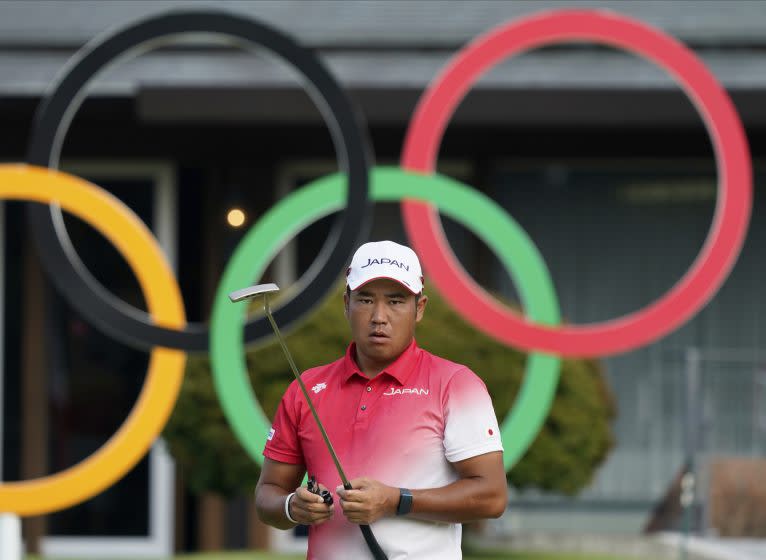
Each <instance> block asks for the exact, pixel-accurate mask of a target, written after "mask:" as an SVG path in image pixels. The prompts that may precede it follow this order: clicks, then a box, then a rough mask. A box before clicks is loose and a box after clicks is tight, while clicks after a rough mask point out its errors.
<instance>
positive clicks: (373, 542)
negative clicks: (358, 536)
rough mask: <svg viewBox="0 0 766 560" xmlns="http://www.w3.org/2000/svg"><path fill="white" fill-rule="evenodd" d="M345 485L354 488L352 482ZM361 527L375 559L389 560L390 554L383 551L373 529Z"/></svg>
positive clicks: (346, 487)
mask: <svg viewBox="0 0 766 560" xmlns="http://www.w3.org/2000/svg"><path fill="white" fill-rule="evenodd" d="M343 487H344V488H345V489H346V490H353V488H352V487H351V484H350V483H348V482H347V483H346V484H344V485H343ZM359 528H360V529H361V530H362V536H363V537H364V542H366V543H367V548H369V549H370V552H372V557H373V558H374V559H375V560H388V556H386V553H385V552H383V549H382V548H380V545H379V544H378V540H377V539H376V538H375V535H373V534H372V529H370V526H369V525H359Z"/></svg>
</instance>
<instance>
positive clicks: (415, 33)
mask: <svg viewBox="0 0 766 560" xmlns="http://www.w3.org/2000/svg"><path fill="white" fill-rule="evenodd" d="M211 6H212V7H215V8H216V9H224V10H229V11H233V12H237V13H241V14H245V15H250V16H252V17H256V18H260V19H262V20H264V21H266V22H269V23H272V24H273V25H276V26H278V27H280V28H281V29H283V30H285V31H287V32H288V33H291V34H294V35H296V36H298V37H300V38H301V40H302V41H303V42H304V43H306V44H308V45H312V46H317V47H326V46H333V45H359V46H361V45H371V44H374V45H397V46H402V45H404V46H450V47H452V46H456V45H459V44H462V43H464V42H465V41H467V40H469V39H471V38H472V37H474V36H475V35H476V34H478V33H481V32H483V31H485V30H487V29H488V28H490V27H493V26H495V25H497V24H498V23H501V22H503V21H506V20H509V19H512V18H517V17H520V16H525V15H529V14H532V13H535V12H539V11H541V10H546V9H554V8H598V9H605V10H613V11H615V12H619V13H623V14H626V15H629V16H633V17H636V18H639V19H641V20H643V21H645V22H647V23H649V24H652V25H655V26H657V27H659V28H661V29H664V30H665V31H667V32H669V33H671V34H673V35H674V36H676V37H678V38H680V39H682V40H684V41H687V42H690V43H693V44H714V45H723V44H736V45H744V44H758V45H762V44H764V42H765V40H766V25H764V24H765V23H766V3H764V2H759V1H741V0H739V1H737V0H728V1H720V0H718V1H697V2H692V1H688V2H687V1H676V2H672V1H665V0H662V1H643V2H636V1H585V2H582V1H581V2H551V1H513V2H508V1H479V0H475V1H470V2H468V1H463V2H461V1H437V0H428V1H402V0H383V1H380V0H379V1H372V0H371V1H364V2H361V1H300V0H289V1H288V0H285V1H276V2H275V1H260V2H245V1H231V0H229V1H209V0H199V1H194V2H190V1H124V0H123V1H109V2H99V1H92V0H91V1H83V0H78V1H67V2H61V1H57V0H54V1H50V0H46V1H35V0H25V1H16V0H14V1H4V2H2V3H0V42H2V43H5V44H17V45H28V44H33V45H67V46H71V45H81V44H83V43H84V42H86V41H87V40H89V39H90V38H92V37H93V36H94V34H97V33H100V32H102V31H103V30H104V29H106V28H108V27H111V26H114V25H120V24H123V23H126V22H128V21H133V20H135V19H136V18H141V17H145V16H147V15H149V14H156V13H160V12H163V11H167V10H169V9H189V8H196V9H200V8H204V7H211Z"/></svg>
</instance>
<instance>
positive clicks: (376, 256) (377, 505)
mask: <svg viewBox="0 0 766 560" xmlns="http://www.w3.org/2000/svg"><path fill="white" fill-rule="evenodd" d="M422 291H423V278H422V273H421V268H420V263H419V261H418V258H417V256H416V255H415V253H414V252H413V251H412V249H410V248H408V247H404V246H402V245H398V244H396V243H393V242H391V241H381V242H376V243H366V244H365V245H362V246H361V247H360V248H359V249H358V250H357V251H356V253H355V254H354V257H353V259H352V261H351V265H350V267H349V269H348V271H347V274H346V294H345V295H344V298H343V302H344V305H345V311H346V317H347V319H348V322H349V325H350V327H351V337H352V340H353V342H352V343H351V345H350V346H349V347H348V350H347V351H346V355H345V356H344V357H343V358H341V359H339V360H337V361H336V362H333V363H331V364H328V365H325V366H320V367H316V368H313V369H309V370H307V371H306V372H305V373H303V375H302V376H301V378H302V380H303V381H304V383H305V385H306V386H307V387H308V389H309V393H310V395H311V399H312V402H313V403H314V406H315V407H316V409H317V413H318V415H319V417H320V419H321V420H322V423H323V424H324V426H325V429H326V430H327V432H328V435H329V437H330V441H331V442H332V444H333V447H334V449H335V452H336V453H337V455H338V458H339V460H340V462H341V465H342V466H343V469H344V470H345V471H346V473H347V476H348V477H349V478H350V479H351V481H350V482H351V485H352V487H353V488H354V489H353V490H344V489H343V487H342V486H341V485H340V478H339V476H338V474H337V472H336V470H335V467H334V464H333V461H332V459H331V457H330V454H329V452H328V451H327V449H326V447H325V444H324V442H323V440H322V438H321V436H320V433H319V430H318V428H317V426H316V423H315V421H314V419H313V417H312V416H311V413H310V410H309V408H308V406H307V405H306V402H305V399H304V397H303V395H302V394H301V392H300V390H299V387H298V385H297V382H295V381H294V382H293V383H292V384H291V385H290V387H289V388H288V389H287V391H286V392H285V395H284V397H283V398H282V402H281V403H280V405H279V409H278V410H277V414H276V417H275V419H274V424H273V426H272V429H271V432H270V433H269V437H268V441H267V442H266V448H265V450H264V455H265V456H266V459H265V461H264V465H263V469H262V471H261V477H260V480H259V481H258V486H257V488H256V497H255V500H256V507H257V509H258V513H259V515H260V517H261V519H262V520H263V521H264V522H266V523H268V524H270V525H273V526H275V527H278V528H280V529H290V528H292V527H294V526H295V524H297V523H300V524H305V525H309V526H310V528H309V550H308V558H309V559H311V560H313V559H320V560H335V559H353V560H358V559H363V558H371V553H370V552H369V549H368V548H367V546H366V544H365V542H364V539H363V537H362V534H361V531H360V530H359V528H358V527H356V526H355V525H359V524H365V525H371V527H372V531H373V533H374V534H375V537H376V538H377V540H378V542H379V543H380V545H381V547H382V548H383V550H384V551H385V552H386V554H387V555H388V558H389V560H395V559H397V560H401V559H405V558H406V559H418V560H422V559H434V560H437V559H438V560H449V559H454V558H461V551H460V541H461V526H460V523H463V522H467V521H474V520H478V519H484V518H489V517H499V516H500V515H502V514H503V512H504V511H505V507H506V504H507V499H508V495H507V486H506V480H505V469H504V468H503V455H502V451H503V448H502V444H501V442H500V433H499V429H498V426H497V418H496V416H495V413H494V410H493V409H492V402H491V400H490V397H489V395H488V393H487V390H486V387H485V386H484V383H483V382H482V381H481V380H480V379H479V378H478V377H477V376H476V375H475V374H474V373H473V372H471V371H470V370H469V369H468V368H466V367H465V366H462V365H460V364H456V363H453V362H450V361H447V360H444V359H442V358H439V357H437V356H434V355H433V354H430V353H428V352H426V351H425V350H422V349H420V348H418V346H417V344H416V343H415V338H414V335H415V325H416V324H417V323H418V322H419V321H420V320H421V319H422V318H423V314H424V312H425V308H426V304H427V302H428V298H427V297H426V296H425V295H423V293H422ZM444 328H449V325H444ZM307 471H308V473H309V474H310V475H312V476H314V477H316V479H317V481H318V482H320V483H321V484H322V485H321V488H323V489H324V488H325V486H326V487H328V488H334V489H335V494H336V495H335V503H334V504H333V505H326V504H324V503H323V501H322V498H321V497H320V496H318V495H316V494H313V493H311V492H309V491H308V490H307V489H306V488H305V487H300V485H301V481H302V479H303V477H304V474H305V473H306V472H307Z"/></svg>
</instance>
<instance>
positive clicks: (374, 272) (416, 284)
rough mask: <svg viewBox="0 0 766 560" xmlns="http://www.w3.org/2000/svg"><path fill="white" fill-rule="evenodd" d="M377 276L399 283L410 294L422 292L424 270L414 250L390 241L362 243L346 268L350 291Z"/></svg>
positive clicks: (347, 283)
mask: <svg viewBox="0 0 766 560" xmlns="http://www.w3.org/2000/svg"><path fill="white" fill-rule="evenodd" d="M378 278H388V279H390V280H394V281H396V282H399V283H400V284H401V285H402V286H404V287H405V288H407V289H408V290H409V291H411V292H412V293H413V294H419V293H420V292H422V291H423V271H422V270H421V269H420V261H419V260H418V256H417V255H416V254H415V251H413V250H412V249H410V248H409V247H405V246H404V245H399V244H398V243H394V242H393V241H374V242H371V243H365V244H364V245H362V246H361V247H359V248H358V249H357V250H356V253H354V258H352V259H351V265H350V266H349V267H348V270H347V271H346V285H347V286H348V287H349V288H350V289H351V290H356V289H357V288H359V286H362V285H364V284H366V283H367V282H369V281H371V280H377V279H378Z"/></svg>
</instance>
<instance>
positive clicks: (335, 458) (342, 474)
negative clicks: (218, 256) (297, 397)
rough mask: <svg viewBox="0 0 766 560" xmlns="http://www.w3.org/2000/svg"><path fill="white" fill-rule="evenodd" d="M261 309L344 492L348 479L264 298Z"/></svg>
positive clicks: (347, 488) (348, 487)
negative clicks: (316, 427) (305, 403)
mask: <svg viewBox="0 0 766 560" xmlns="http://www.w3.org/2000/svg"><path fill="white" fill-rule="evenodd" d="M263 308H264V310H265V311H266V317H268V319H269V323H271V328H272V329H274V334H275V335H277V340H278V341H279V345H280V346H281V347H282V351H283V352H284V354H285V357H286V358H287V361H288V362H289V363H290V368H291V369H292V370H293V375H294V376H295V379H296V380H297V381H298V385H299V386H300V388H301V391H303V396H304V397H306V402H307V403H308V405H309V408H310V409H311V414H313V415H314V420H316V423H317V426H319V432H320V433H321V434H322V438H323V439H324V442H325V444H326V445H327V449H328V451H329V452H330V455H331V456H332V460H333V461H334V462H335V468H336V469H338V474H339V475H340V480H341V482H342V483H343V487H344V488H345V489H346V490H350V489H351V484H350V483H349V481H348V478H346V473H345V472H343V467H341V466H340V461H339V460H338V456H337V455H336V454H335V449H334V448H333V446H332V443H330V438H329V437H328V436H327V432H325V429H324V426H323V425H322V422H321V421H320V420H319V415H318V414H317V411H316V409H315V408H314V405H313V404H312V402H311V398H310V397H309V392H308V391H307V390H306V385H304V384H303V380H302V379H301V376H300V373H298V367H297V366H296V365H295V361H294V360H293V357H292V354H290V350H288V348H287V344H285V341H284V339H283V338H282V333H281V332H279V327H278V326H277V322H276V321H275V320H274V317H273V316H272V315H271V309H270V308H269V299H268V297H265V298H264V304H263Z"/></svg>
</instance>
